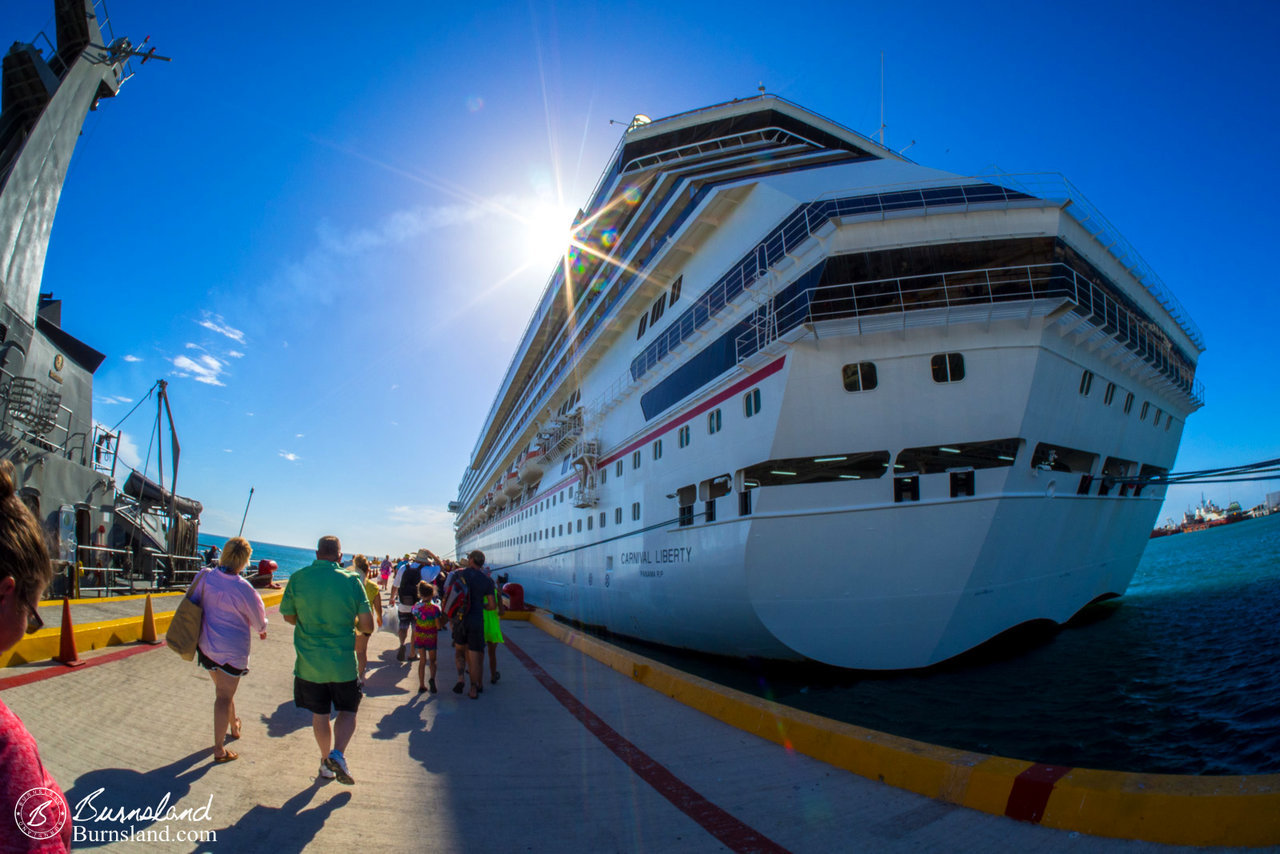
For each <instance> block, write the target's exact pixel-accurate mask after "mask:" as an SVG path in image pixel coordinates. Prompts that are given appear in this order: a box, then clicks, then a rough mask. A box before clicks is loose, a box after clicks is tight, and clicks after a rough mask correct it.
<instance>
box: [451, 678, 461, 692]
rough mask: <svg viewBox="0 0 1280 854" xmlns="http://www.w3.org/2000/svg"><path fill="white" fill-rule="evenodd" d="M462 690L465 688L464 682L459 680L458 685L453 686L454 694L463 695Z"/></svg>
mask: <svg viewBox="0 0 1280 854" xmlns="http://www.w3.org/2000/svg"><path fill="white" fill-rule="evenodd" d="M462 688H463V682H462V680H458V684H457V685H454V686H453V693H455V694H461V693H462Z"/></svg>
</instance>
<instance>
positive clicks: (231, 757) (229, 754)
mask: <svg viewBox="0 0 1280 854" xmlns="http://www.w3.org/2000/svg"><path fill="white" fill-rule="evenodd" d="M239 758H240V754H239V753H236V752H235V751H234V750H224V751H222V755H221V756H214V757H213V764H214V765H221V764H222V763H223V762H234V761H236V760H237V759H239Z"/></svg>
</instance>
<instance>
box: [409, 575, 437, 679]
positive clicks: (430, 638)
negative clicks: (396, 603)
mask: <svg viewBox="0 0 1280 854" xmlns="http://www.w3.org/2000/svg"><path fill="white" fill-rule="evenodd" d="M434 595H435V588H433V587H432V586H431V583H430V582H427V581H419V582H418V604H416V605H414V606H413V609H412V611H411V613H412V614H413V648H414V649H415V650H417V653H418V693H419V694H421V693H422V692H423V691H430V692H431V693H432V694H434V693H435V692H436V635H437V633H438V632H439V631H440V630H441V629H443V628H444V613H443V612H442V611H441V610H440V606H439V605H437V604H435V603H434V602H432V601H431V598H432V596H434ZM428 661H430V662H431V678H430V679H429V680H428V681H426V682H423V680H422V677H423V676H424V675H425V673H424V671H425V670H426V665H427V662H428Z"/></svg>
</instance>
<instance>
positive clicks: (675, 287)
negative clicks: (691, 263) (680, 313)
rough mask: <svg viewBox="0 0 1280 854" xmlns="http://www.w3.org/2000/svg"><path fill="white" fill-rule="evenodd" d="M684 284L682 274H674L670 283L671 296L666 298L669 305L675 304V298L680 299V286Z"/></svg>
mask: <svg viewBox="0 0 1280 854" xmlns="http://www.w3.org/2000/svg"><path fill="white" fill-rule="evenodd" d="M683 284H684V276H676V280H675V281H674V282H672V283H671V297H670V299H668V300H667V302H668V303H669V304H670V305H675V304H676V300H678V299H680V287H681V285H683Z"/></svg>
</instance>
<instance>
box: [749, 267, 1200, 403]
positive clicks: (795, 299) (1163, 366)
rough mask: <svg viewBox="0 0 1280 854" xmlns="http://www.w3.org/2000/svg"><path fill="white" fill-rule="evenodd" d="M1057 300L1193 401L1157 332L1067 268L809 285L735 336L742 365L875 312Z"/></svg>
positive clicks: (1181, 369) (1191, 373)
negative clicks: (808, 332) (803, 334)
mask: <svg viewBox="0 0 1280 854" xmlns="http://www.w3.org/2000/svg"><path fill="white" fill-rule="evenodd" d="M1055 297H1056V298H1063V299H1066V300H1068V301H1069V302H1071V303H1073V304H1074V305H1075V306H1076V307H1077V310H1078V313H1079V314H1080V315H1081V316H1082V317H1083V318H1084V319H1085V320H1086V321H1088V322H1090V323H1092V324H1093V325H1095V326H1096V327H1098V328H1099V329H1101V330H1102V331H1103V332H1104V333H1106V334H1107V335H1109V336H1111V337H1112V338H1114V339H1115V340H1117V341H1119V342H1120V343H1121V344H1123V345H1124V346H1125V347H1127V348H1128V349H1129V350H1130V351H1132V352H1133V353H1135V354H1137V355H1138V356H1139V357H1141V358H1142V359H1143V360H1144V361H1146V362H1147V363H1148V364H1150V365H1151V366H1152V367H1154V368H1155V369H1156V370H1158V371H1159V372H1160V373H1161V374H1163V375H1164V376H1165V377H1167V378H1168V379H1169V380H1170V381H1171V382H1172V383H1173V385H1175V386H1176V387H1178V388H1179V389H1181V390H1182V391H1183V393H1185V394H1186V395H1187V396H1188V397H1190V398H1191V400H1192V401H1193V402H1195V403H1196V404H1198V405H1203V404H1204V386H1203V385H1202V384H1201V383H1200V382H1198V381H1197V380H1195V369H1194V368H1193V367H1192V366H1190V365H1188V364H1185V363H1184V362H1183V360H1182V359H1181V357H1180V356H1178V354H1177V352H1176V350H1175V348H1174V347H1173V345H1172V344H1171V342H1170V341H1169V339H1168V338H1167V337H1166V336H1165V335H1164V333H1163V332H1161V331H1160V329H1159V328H1158V327H1156V326H1154V325H1153V324H1152V323H1150V322H1149V321H1147V320H1146V319H1144V318H1141V317H1139V316H1137V315H1135V314H1134V313H1132V312H1130V311H1129V310H1128V309H1126V308H1125V307H1124V306H1122V305H1119V304H1118V303H1117V302H1116V301H1115V300H1114V299H1112V298H1111V297H1110V296H1108V295H1107V294H1106V292H1105V291H1103V290H1102V289H1101V288H1099V287H1098V286H1097V285H1095V284H1094V283H1093V282H1090V281H1089V280H1087V279H1085V278H1084V277H1083V276H1080V275H1079V274H1077V273H1076V271H1075V270H1074V269H1072V268H1071V267H1070V266H1069V265H1066V264H1060V263H1054V264H1033V265H1021V266H1012V267H989V268H982V269H974V270H957V271H953V272H947V273H927V274H921V275H915V276H900V277H895V278H887V279H872V280H867V281H861V282H853V283H846V284H836V285H821V286H815V287H812V288H808V289H806V290H803V291H800V292H799V293H797V294H795V295H793V296H791V297H789V298H788V299H787V300H786V301H784V302H782V303H777V302H774V303H771V304H770V305H767V306H764V307H762V308H760V309H758V310H757V311H756V312H755V313H754V314H753V315H752V317H751V319H750V322H749V325H748V327H747V328H746V330H745V331H743V332H742V333H741V334H739V335H738V336H737V337H736V339H735V342H734V344H735V348H736V356H737V360H738V362H742V361H744V360H746V359H748V358H750V357H751V356H753V355H755V354H756V353H758V352H759V351H761V350H763V349H764V348H766V347H768V346H769V345H770V344H772V343H773V342H774V341H776V340H778V338H779V337H781V336H782V335H785V334H786V333H788V332H790V331H792V330H794V329H797V328H799V327H801V326H804V325H806V324H814V323H820V322H822V321H829V320H840V319H861V318H865V317H871V316H875V315H884V314H891V313H901V312H907V311H920V310H926V309H953V308H959V307H962V306H964V307H972V306H975V305H983V304H986V305H994V304H996V303H1004V302H1014V301H1023V300H1032V299H1044V298H1055Z"/></svg>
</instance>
